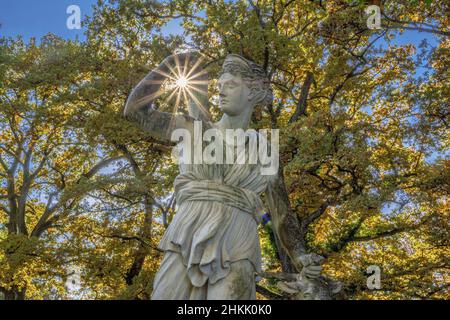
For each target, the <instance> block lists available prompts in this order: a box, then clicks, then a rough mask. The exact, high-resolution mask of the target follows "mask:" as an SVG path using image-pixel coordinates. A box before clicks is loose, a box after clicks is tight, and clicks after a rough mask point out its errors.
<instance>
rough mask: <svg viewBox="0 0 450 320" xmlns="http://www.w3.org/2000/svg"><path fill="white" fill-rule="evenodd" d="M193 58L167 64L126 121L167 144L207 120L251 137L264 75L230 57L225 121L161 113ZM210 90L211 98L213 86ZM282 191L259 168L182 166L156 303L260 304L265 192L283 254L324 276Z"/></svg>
mask: <svg viewBox="0 0 450 320" xmlns="http://www.w3.org/2000/svg"><path fill="white" fill-rule="evenodd" d="M187 57H188V54H178V55H172V56H170V57H168V58H166V59H165V60H164V61H163V62H162V63H161V64H160V65H159V66H158V68H156V69H155V70H153V71H152V72H150V73H149V74H148V75H147V76H146V77H145V78H144V79H143V80H142V81H141V82H140V83H139V84H138V85H137V86H136V87H135V88H134V90H133V91H132V93H131V94H130V96H129V98H128V100H127V103H126V106H125V111H124V113H125V116H126V117H127V119H129V120H132V121H135V122H136V123H137V124H138V125H139V126H140V127H141V128H142V129H143V130H145V131H147V132H149V133H150V134H151V135H152V136H154V137H155V138H158V139H160V140H165V141H168V140H170V138H171V132H172V131H173V130H174V129H180V128H182V129H186V130H188V131H190V132H192V131H193V130H194V121H196V120H198V121H200V120H201V121H202V124H203V129H207V128H216V129H218V130H222V131H224V130H226V129H243V130H246V129H247V127H248V125H249V122H250V120H251V114H252V112H253V109H254V107H255V106H256V105H262V104H267V103H271V100H272V91H271V88H270V84H269V81H268V79H267V78H266V76H265V73H264V70H263V69H262V68H261V67H260V66H258V65H257V64H256V63H254V62H252V61H250V60H247V59H245V58H243V57H241V56H239V55H235V54H230V55H228V56H227V57H226V59H225V61H224V64H223V67H222V72H221V74H220V78H219V79H218V89H219V106H220V109H221V111H222V112H223V116H222V118H221V119H220V121H218V122H216V123H213V122H211V121H210V120H209V119H208V118H207V117H206V116H205V113H204V112H203V111H204V108H203V109H202V110H200V112H199V110H197V111H195V110H193V109H191V112H190V116H187V115H181V114H172V113H166V112H162V111H159V110H156V109H155V108H154V107H153V106H152V103H151V102H152V101H153V100H155V99H156V97H157V96H158V94H157V92H158V91H159V90H160V86H161V82H162V81H164V79H165V78H166V77H167V76H168V74H169V73H170V70H169V69H170V68H171V67H170V65H171V64H172V65H173V64H174V63H175V62H176V63H178V64H180V65H183V64H185V63H186V59H187ZM194 67H195V66H194ZM198 68H200V67H198ZM200 71H201V70H200ZM198 83H201V81H199V82H198ZM201 86H202V85H201V84H200V85H199V87H201ZM203 86H204V87H203V91H205V89H207V86H206V88H205V85H203ZM197 92H201V90H197ZM203 99H207V98H206V97H203ZM278 185H279V184H278V182H277V175H276V174H275V175H273V176H266V175H261V173H260V170H259V164H222V163H219V164H218V163H213V164H181V165H180V173H179V175H178V176H177V178H176V179H175V182H174V190H175V197H176V200H177V206H178V208H177V213H176V214H175V216H174V218H173V220H172V222H171V224H170V225H169V227H168V228H167V230H166V232H165V234H164V236H163V238H162V240H161V242H160V244H159V248H160V249H162V250H163V251H164V253H165V254H164V257H163V260H162V262H161V266H160V269H159V271H158V273H157V274H156V276H155V279H154V284H153V288H154V289H153V294H152V299H201V300H203V299H208V300H209V299H255V298H256V292H255V274H256V273H258V272H260V271H261V250H260V244H259V238H258V230H257V228H258V224H259V222H260V219H261V218H260V217H261V212H262V208H263V205H262V202H261V200H260V194H261V193H263V192H266V198H267V199H268V201H269V209H270V213H271V218H272V221H273V225H274V231H275V233H276V234H277V235H278V238H279V239H280V242H281V244H282V246H283V249H284V250H285V251H286V252H287V254H288V255H289V257H290V258H291V261H292V262H293V263H294V265H295V266H296V267H297V269H298V270H299V271H300V270H302V272H303V273H304V274H306V275H308V276H309V277H311V278H315V277H317V276H319V275H320V265H319V261H318V260H317V259H316V256H314V254H306V253H305V252H304V250H303V248H302V247H301V245H300V244H299V242H298V241H297V242H296V241H295V239H293V238H292V232H290V230H289V228H290V225H291V224H292V223H294V222H292V221H289V218H287V216H285V212H284V211H285V210H286V204H283V203H282V202H283V200H282V197H279V195H278V190H277V186H278Z"/></svg>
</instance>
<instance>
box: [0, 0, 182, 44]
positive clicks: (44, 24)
mask: <svg viewBox="0 0 450 320" xmlns="http://www.w3.org/2000/svg"><path fill="white" fill-rule="evenodd" d="M96 3H97V0H82V1H80V0H78V1H76V0H12V1H11V0H1V1H0V23H1V27H0V37H2V36H6V37H16V36H19V35H20V36H23V38H24V39H25V40H26V41H28V40H29V39H30V38H31V37H36V38H37V39H39V38H41V37H42V36H44V35H46V34H47V33H49V32H51V33H54V34H56V35H57V36H60V37H62V38H66V39H75V38H76V37H77V36H78V37H79V39H83V38H84V36H83V32H84V31H83V30H69V29H68V28H67V27H66V21H67V19H68V18H69V16H70V15H69V14H67V13H66V10H67V8H68V7H69V6H70V5H78V6H79V7H80V9H81V15H82V16H85V15H88V16H90V15H92V6H93V5H94V4H96ZM163 31H165V32H167V33H180V32H182V29H181V28H180V26H179V21H171V22H169V23H168V24H167V25H166V27H165V28H163Z"/></svg>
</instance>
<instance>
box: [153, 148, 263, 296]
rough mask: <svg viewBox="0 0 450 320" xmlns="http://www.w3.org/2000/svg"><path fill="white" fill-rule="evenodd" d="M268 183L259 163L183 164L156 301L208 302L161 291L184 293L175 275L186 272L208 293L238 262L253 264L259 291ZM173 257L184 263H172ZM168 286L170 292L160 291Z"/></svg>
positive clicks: (157, 280)
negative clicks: (260, 234)
mask: <svg viewBox="0 0 450 320" xmlns="http://www.w3.org/2000/svg"><path fill="white" fill-rule="evenodd" d="M224 146H226V143H225V142H224ZM246 151H247V152H248V148H247V150H246ZM247 159H248V157H247ZM247 161H248V160H247ZM266 179H267V177H266V176H264V175H261V171H260V165H259V164H248V163H247V164H209V165H207V164H195V165H194V164H181V165H180V174H179V175H178V176H177V177H176V179H175V182H174V189H175V196H176V201H177V206H178V208H177V213H176V214H175V216H174V218H173V220H172V222H171V223H170V225H169V227H168V228H167V230H166V232H165V234H164V236H163V238H162V240H161V242H160V244H159V248H160V249H161V250H163V251H165V258H164V260H163V263H162V264H161V267H160V270H159V271H158V274H157V275H156V278H155V283H154V295H153V297H152V299H159V298H161V297H163V298H170V299H185V298H191V299H192V298H194V299H195V298H200V299H202V298H205V297H206V295H205V293H204V292H203V293H200V294H197V295H193V294H192V293H191V294H187V293H186V292H182V291H183V290H181V289H180V290H174V291H173V294H167V293H165V294H162V293H161V292H163V291H164V290H166V291H167V290H169V289H170V288H172V286H173V288H178V287H180V286H183V288H184V285H183V284H180V281H183V280H182V277H181V275H177V274H174V273H180V272H184V270H185V272H186V277H185V278H186V279H188V281H190V285H192V287H193V288H195V289H197V291H198V289H201V288H204V290H206V288H207V286H208V285H211V284H214V283H217V282H218V281H221V280H223V279H224V278H226V277H227V276H228V275H229V273H230V266H231V264H232V263H234V262H237V261H244V260H246V261H249V262H250V263H251V266H252V268H251V269H250V270H248V271H245V272H247V273H248V277H249V278H251V279H249V281H251V282H252V283H253V286H254V273H255V272H260V271H261V249H260V244H259V237H258V224H259V223H260V221H261V217H262V215H263V214H264V208H263V204H262V202H261V199H260V194H261V193H262V192H264V191H265V190H266V188H267V180H266ZM170 254H176V255H177V256H178V257H179V258H170V257H169V255H170ZM170 259H178V260H177V261H181V262H182V264H183V266H182V268H183V269H180V266H176V267H174V263H175V262H170V263H169V262H168V260H170ZM177 263H178V264H179V262H177ZM249 265H250V264H249ZM180 270H183V271H180ZM246 277H247V275H246ZM162 279H164V281H162ZM171 279H173V280H171ZM162 286H164V287H166V289H164V290H163V289H162V288H159V289H158V287H162ZM155 292H157V293H155ZM231 297H232V296H231ZM245 297H247V299H248V298H249V297H250V298H251V297H252V295H247V296H245ZM253 298H254V297H253Z"/></svg>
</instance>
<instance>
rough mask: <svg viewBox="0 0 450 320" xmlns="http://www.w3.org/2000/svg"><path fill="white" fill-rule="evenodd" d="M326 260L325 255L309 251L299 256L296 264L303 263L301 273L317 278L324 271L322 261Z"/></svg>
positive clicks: (310, 277)
mask: <svg viewBox="0 0 450 320" xmlns="http://www.w3.org/2000/svg"><path fill="white" fill-rule="evenodd" d="M324 260H325V258H324V257H322V256H320V255H318V254H315V253H307V254H302V255H300V256H298V258H297V259H296V261H295V262H296V265H297V266H298V265H299V264H300V265H301V274H302V275H304V276H305V277H307V278H309V279H315V278H317V277H319V276H320V273H321V272H322V266H321V264H322V262H323V261H324Z"/></svg>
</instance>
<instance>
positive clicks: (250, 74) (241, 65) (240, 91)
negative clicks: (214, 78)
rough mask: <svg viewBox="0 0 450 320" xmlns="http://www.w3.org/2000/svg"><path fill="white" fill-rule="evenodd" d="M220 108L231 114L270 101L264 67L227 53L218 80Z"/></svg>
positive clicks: (269, 89)
mask: <svg viewBox="0 0 450 320" xmlns="http://www.w3.org/2000/svg"><path fill="white" fill-rule="evenodd" d="M218 86H219V94H220V95H219V106H220V109H221V110H222V111H223V112H224V113H226V114H228V115H231V116H238V115H240V114H241V113H242V112H243V111H244V110H249V109H250V110H253V108H254V107H255V106H256V105H268V104H270V103H271V102H272V99H273V96H272V90H271V88H270V83H269V80H268V78H267V76H266V74H265V72H264V69H263V68H262V67H261V66H259V65H258V64H256V63H254V62H253V61H250V60H247V59H245V58H243V57H241V56H239V55H237V54H229V55H228V56H227V57H226V59H225V62H224V63H223V66H222V71H221V73H220V77H219V80H218Z"/></svg>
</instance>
